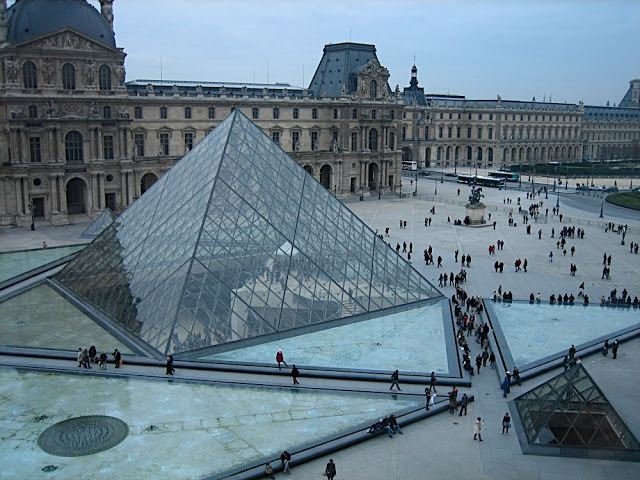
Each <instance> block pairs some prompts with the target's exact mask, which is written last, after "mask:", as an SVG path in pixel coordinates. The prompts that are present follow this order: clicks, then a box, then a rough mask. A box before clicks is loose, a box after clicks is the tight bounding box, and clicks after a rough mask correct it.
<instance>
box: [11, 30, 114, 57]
mask: <svg viewBox="0 0 640 480" xmlns="http://www.w3.org/2000/svg"><path fill="white" fill-rule="evenodd" d="M17 46H20V47H27V48H37V49H41V50H73V51H84V52H110V53H113V52H118V51H120V49H114V48H111V47H108V46H106V45H104V44H102V43H100V42H97V41H95V40H94V39H92V38H89V37H87V36H85V35H82V34H81V33H78V32H76V31H75V30H72V29H70V28H65V29H62V30H58V31H57V32H54V33H51V34H47V35H43V36H41V37H37V38H34V39H32V40H28V41H26V42H24V43H22V44H19V45H17Z"/></svg>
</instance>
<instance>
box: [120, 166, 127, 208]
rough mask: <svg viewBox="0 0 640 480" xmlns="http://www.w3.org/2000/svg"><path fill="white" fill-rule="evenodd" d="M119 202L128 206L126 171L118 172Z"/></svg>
mask: <svg viewBox="0 0 640 480" xmlns="http://www.w3.org/2000/svg"><path fill="white" fill-rule="evenodd" d="M120 203H121V204H122V205H123V206H125V207H126V206H128V205H129V202H128V201H127V172H120Z"/></svg>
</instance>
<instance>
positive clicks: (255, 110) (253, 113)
mask: <svg viewBox="0 0 640 480" xmlns="http://www.w3.org/2000/svg"><path fill="white" fill-rule="evenodd" d="M259 116H260V110H258V107H253V108H252V109H251V118H253V119H254V120H255V119H257V118H258V117H259Z"/></svg>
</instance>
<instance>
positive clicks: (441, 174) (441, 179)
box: [440, 163, 444, 183]
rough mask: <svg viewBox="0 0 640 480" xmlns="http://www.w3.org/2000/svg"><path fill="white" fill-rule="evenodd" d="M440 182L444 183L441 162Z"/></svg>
mask: <svg viewBox="0 0 640 480" xmlns="http://www.w3.org/2000/svg"><path fill="white" fill-rule="evenodd" d="M440 183H444V163H443V164H442V170H441V171H440Z"/></svg>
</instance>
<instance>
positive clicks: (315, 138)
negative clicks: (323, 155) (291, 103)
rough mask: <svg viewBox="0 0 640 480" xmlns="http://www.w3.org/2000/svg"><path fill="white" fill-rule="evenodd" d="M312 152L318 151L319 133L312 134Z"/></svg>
mask: <svg viewBox="0 0 640 480" xmlns="http://www.w3.org/2000/svg"><path fill="white" fill-rule="evenodd" d="M314 110H315V108H314ZM311 150H318V132H311Z"/></svg>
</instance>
